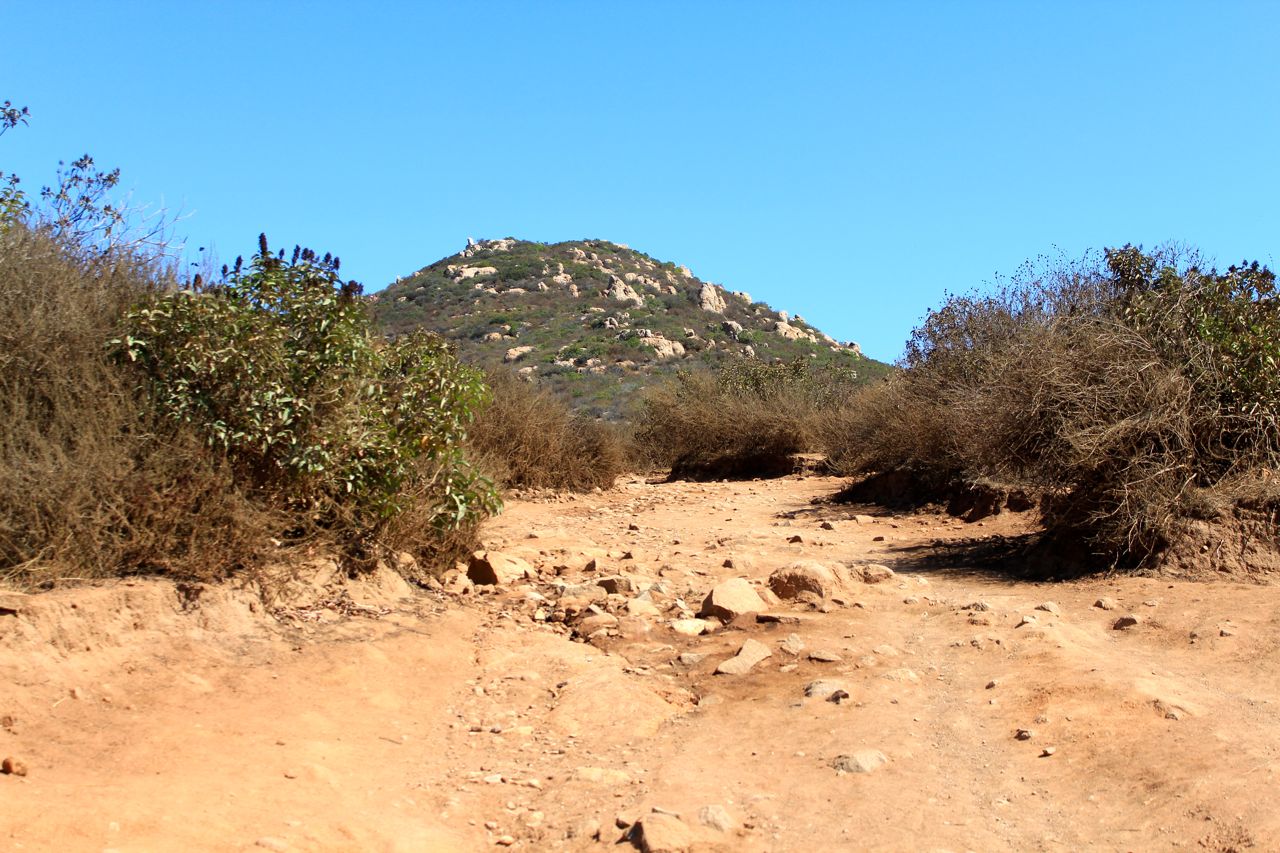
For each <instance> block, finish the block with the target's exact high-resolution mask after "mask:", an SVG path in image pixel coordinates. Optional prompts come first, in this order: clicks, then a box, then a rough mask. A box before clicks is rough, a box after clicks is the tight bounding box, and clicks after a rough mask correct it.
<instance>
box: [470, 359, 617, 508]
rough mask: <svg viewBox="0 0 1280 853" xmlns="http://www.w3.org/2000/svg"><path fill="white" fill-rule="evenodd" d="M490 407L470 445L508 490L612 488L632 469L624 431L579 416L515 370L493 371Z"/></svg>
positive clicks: (479, 419)
mask: <svg viewBox="0 0 1280 853" xmlns="http://www.w3.org/2000/svg"><path fill="white" fill-rule="evenodd" d="M487 382H488V385H489V390H490V394H491V399H490V401H489V403H488V405H487V406H486V407H485V408H484V409H483V410H482V411H481V413H480V415H479V416H478V417H477V419H476V422H475V423H474V424H473V425H472V428H471V433H470V437H469V439H468V444H469V447H470V449H471V454H472V456H473V458H474V459H475V461H476V464H477V465H478V466H479V467H480V469H481V470H483V471H484V472H485V473H486V474H487V475H488V476H490V477H492V478H493V479H494V480H495V481H496V482H498V483H499V484H501V485H504V486H508V487H522V488H534V489H564V490H569V491H578V492H584V491H590V490H592V489H594V488H601V489H607V488H609V487H610V486H612V485H613V483H614V480H616V479H617V478H618V476H619V475H620V474H621V473H622V472H623V470H624V469H625V468H626V465H627V455H628V454H627V449H626V442H625V441H624V438H623V436H622V434H621V432H620V431H619V429H618V427H616V426H615V425H613V424H609V423H605V422H603V421H597V420H594V419H592V418H589V417H587V416H585V415H581V414H575V413H574V412H573V411H571V410H570V409H569V407H568V406H567V405H566V404H565V403H564V401H562V400H561V399H559V398H558V397H556V396H554V395H553V394H552V393H551V392H549V391H547V390H546V389H543V388H539V387H538V386H537V385H534V384H533V383H531V382H528V381H526V380H524V379H522V378H520V377H517V376H516V375H514V374H513V373H512V372H511V371H509V370H502V369H495V370H492V371H490V372H489V374H488V376H487Z"/></svg>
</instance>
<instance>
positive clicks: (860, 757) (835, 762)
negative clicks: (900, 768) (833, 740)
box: [831, 749, 889, 775]
mask: <svg viewBox="0 0 1280 853" xmlns="http://www.w3.org/2000/svg"><path fill="white" fill-rule="evenodd" d="M888 763H889V758H888V756H886V755H885V754H884V753H883V752H881V751H880V750H878V749H860V750H858V751H857V752H855V753H853V754H852V755H837V756H836V757H835V758H833V759H832V760H831V766H832V767H833V768H834V769H835V771H836V773H839V774H841V775H843V774H845V773H871V772H872V771H875V770H879V769H880V768H881V767H884V766H885V765H886V764H888Z"/></svg>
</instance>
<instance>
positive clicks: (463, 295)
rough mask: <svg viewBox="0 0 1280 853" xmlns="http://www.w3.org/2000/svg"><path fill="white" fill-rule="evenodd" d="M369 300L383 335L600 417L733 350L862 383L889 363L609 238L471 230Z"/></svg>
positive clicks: (619, 410) (682, 268) (766, 306)
mask: <svg viewBox="0 0 1280 853" xmlns="http://www.w3.org/2000/svg"><path fill="white" fill-rule="evenodd" d="M371 298H372V299H373V311H374V315H375V317H376V318H377V320H378V322H379V323H380V324H381V326H382V327H383V328H384V329H385V330H386V331H388V332H389V333H391V334H393V335H395V334H403V333H405V332H408V331H411V330H413V329H417V328H424V329H428V330H430V331H433V332H436V333H438V334H440V335H442V336H444V337H445V338H446V339H448V340H450V341H452V342H454V343H455V344H456V345H457V347H458V350H459V353H460V354H461V356H462V357H463V358H464V359H466V360H468V361H471V362H472V363H475V364H480V365H484V366H498V365H506V366H508V367H509V368H511V369H513V370H515V371H517V372H519V373H520V374H522V375H524V376H526V377H529V378H531V379H535V378H536V379H537V380H539V381H541V382H543V383H545V384H546V385H548V386H549V387H551V388H553V389H556V390H558V391H562V392H564V393H565V394H566V395H567V396H568V397H569V398H570V399H571V400H572V401H573V402H574V404H575V406H576V407H577V408H580V409H584V410H589V411H593V412H595V413H597V414H606V415H608V414H618V413H619V412H621V411H622V409H623V408H624V407H625V403H626V401H627V400H629V399H632V398H633V396H634V392H635V391H637V390H639V389H640V388H642V387H643V386H645V385H646V384H648V383H649V382H651V381H652V380H653V378H654V377H659V376H663V375H669V374H671V373H673V372H674V371H675V370H676V369H678V368H682V367H683V368H691V367H697V366H702V365H707V366H710V365H714V364H715V363H717V362H718V361H719V360H721V359H724V358H727V357H730V356H746V357H753V358H759V359H761V360H765V361H776V360H783V361H792V360H794V359H808V360H811V361H812V362H813V363H815V364H822V365H830V366H832V367H838V368H844V369H846V370H849V371H852V372H853V373H854V374H855V375H856V376H857V377H858V378H859V379H863V380H867V381H870V380H871V379H874V378H876V377H879V376H882V375H883V374H884V373H885V372H886V371H887V370H888V367H887V365H884V364H882V363H881V362H878V361H874V360H872V359H869V358H866V357H864V356H863V355H862V351H861V349H860V348H859V347H858V345H857V344H856V343H854V342H852V341H846V342H840V341H837V340H835V339H833V338H831V337H830V336H828V335H826V334H824V333H823V332H821V331H819V330H818V329H817V328H815V327H814V326H813V325H811V324H810V323H808V322H807V321H806V320H805V319H804V318H802V317H800V316H798V315H791V314H788V313H787V312H785V311H775V310H774V309H773V308H771V307H770V306H769V305H767V304H765V303H763V302H757V301H755V300H753V299H752V298H751V296H750V295H749V294H747V293H743V292H741V291H730V290H727V289H725V288H724V287H723V286H721V285H719V284H715V283H712V282H708V281H703V280H702V279H700V278H698V277H697V276H696V275H694V274H693V273H692V272H691V271H690V270H689V269H688V268H687V267H682V266H677V265H676V264H674V263H671V262H669V261H659V260H656V259H654V258H652V257H650V256H648V255H646V254H644V253H643V252H638V251H636V250H634V249H631V248H629V247H628V246H625V245H622V244H619V243H610V242H608V241H605V240H575V241H569V242H564V243H534V242H529V241H526V240H516V239H513V238H506V239H501V240H480V241H475V240H470V239H468V241H467V245H466V248H464V249H463V250H462V251H460V252H458V253H457V254H455V255H451V256H450V257H447V258H444V259H442V260H439V261H437V262H435V263H433V264H431V265H430V266H427V267H423V268H422V269H420V270H418V271H417V272H416V273H414V274H412V275H410V276H407V277H404V278H401V279H398V280H397V281H396V282H395V283H394V284H392V285H390V286H389V287H387V288H386V290H384V291H383V292H381V293H379V294H377V295H376V296H373V297H371Z"/></svg>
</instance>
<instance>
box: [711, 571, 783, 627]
mask: <svg viewBox="0 0 1280 853" xmlns="http://www.w3.org/2000/svg"><path fill="white" fill-rule="evenodd" d="M768 609H769V607H768V605H766V604H765V603H764V599H762V598H761V597H760V594H759V593H757V592H756V591H755V588H754V587H753V586H751V584H750V583H748V582H747V581H746V580H745V579H743V578H730V579H729V580H727V581H725V582H724V583H721V584H718V585H717V586H716V587H715V588H714V589H713V590H711V592H709V593H707V597H706V598H705V599H704V600H703V602H702V609H701V610H700V611H699V612H698V615H699V616H714V617H716V618H717V619H719V620H720V621H721V622H732V621H733V620H734V619H737V618H738V617H739V616H741V615H742V614H744V613H763V612H765V611H766V610H768Z"/></svg>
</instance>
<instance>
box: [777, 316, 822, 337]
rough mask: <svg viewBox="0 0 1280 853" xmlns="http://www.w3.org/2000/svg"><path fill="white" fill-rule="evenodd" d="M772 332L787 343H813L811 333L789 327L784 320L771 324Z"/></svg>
mask: <svg viewBox="0 0 1280 853" xmlns="http://www.w3.org/2000/svg"><path fill="white" fill-rule="evenodd" d="M773 331H774V332H776V333H777V334H778V335H780V336H782V337H784V338H786V339H787V340H789V341H800V340H805V341H813V340H815V338H814V334H813V333H812V332H806V331H805V330H804V329H801V328H798V327H796V326H793V325H791V324H790V323H788V322H786V321H785V320H779V321H778V322H776V323H774V324H773Z"/></svg>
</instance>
